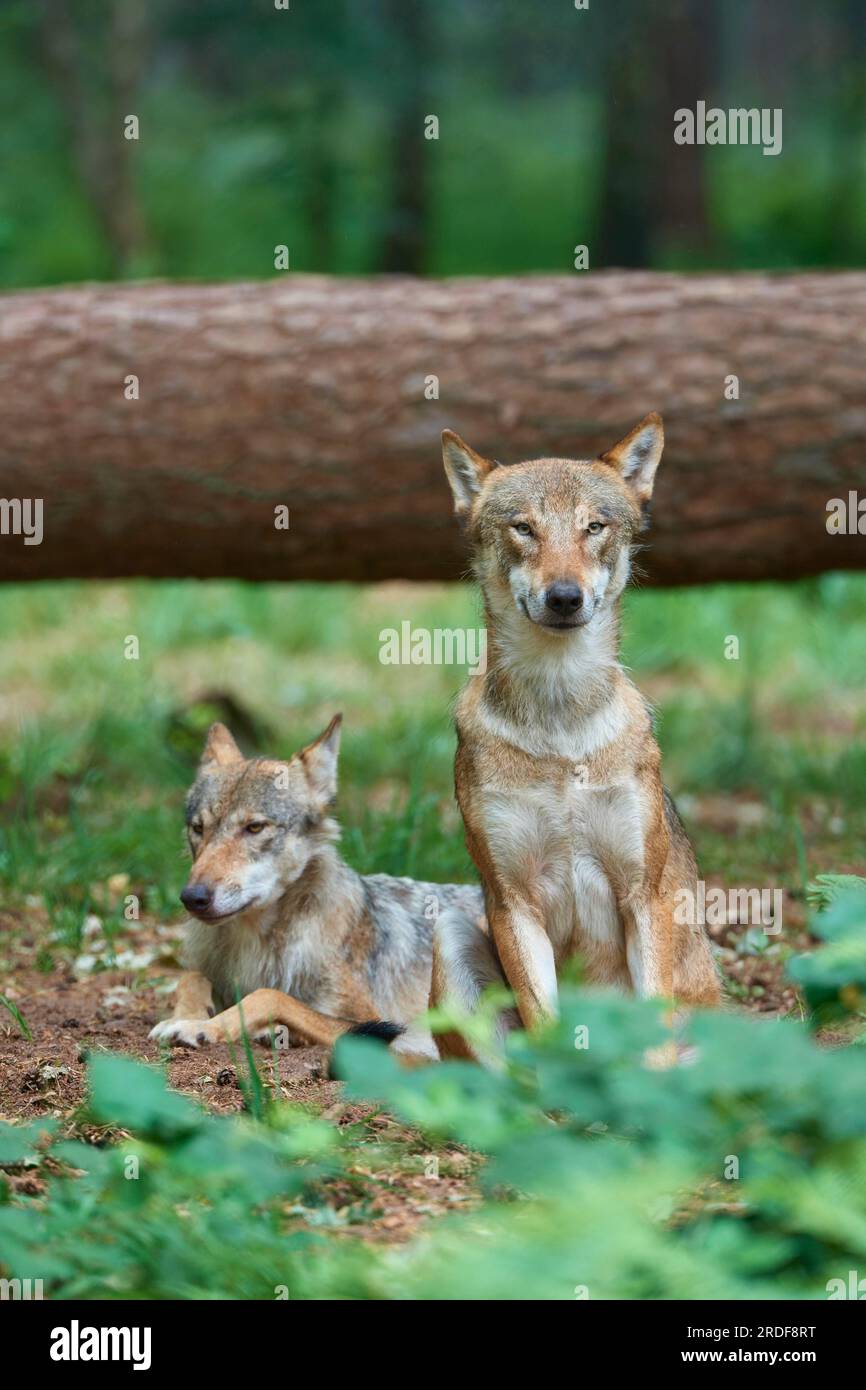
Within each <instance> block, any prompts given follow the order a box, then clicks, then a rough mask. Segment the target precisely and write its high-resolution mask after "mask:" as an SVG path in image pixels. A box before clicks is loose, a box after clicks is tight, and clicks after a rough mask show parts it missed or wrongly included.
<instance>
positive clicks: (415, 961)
mask: <svg viewBox="0 0 866 1390" xmlns="http://www.w3.org/2000/svg"><path fill="white" fill-rule="evenodd" d="M340 722H341V716H340V715H337V716H336V718H334V719H333V720H332V721H331V723H330V725H329V726H328V728H327V729H326V730H325V732H324V733H323V734H322V735H321V736H320V737H319V738H317V739H316V740H315V742H314V743H311V744H309V745H308V746H307V747H306V748H303V749H301V750H300V752H298V753H295V754H294V756H293V757H292V758H290V759H289V761H288V762H281V761H278V760H275V759H267V758H253V759H247V758H244V757H243V755H242V753H241V752H240V750H239V748H238V746H237V744H236V743H235V741H234V739H233V738H232V736H231V734H230V733H229V731H228V729H226V728H225V726H224V725H222V724H214V726H213V727H212V729H211V730H210V732H209V734H208V737H207V742H206V744H205V748H204V753H203V755H202V759H201V763H200V766H199V769H198V775H197V777H196V781H195V783H194V785H193V787H192V790H191V791H190V793H189V796H188V798H187V806H186V822H187V836H188V839H189V847H190V850H191V851H192V857H193V866H192V871H191V873H190V876H189V882H188V883H187V885H186V887H185V888H184V890H183V892H182V893H181V901H182V902H183V904H184V906H185V907H186V908H187V909H188V911H189V912H190V913H191V914H192V917H193V921H192V922H191V923H190V924H189V928H188V941H187V952H186V956H187V963H188V965H189V966H190V967H191V968H190V971H189V972H188V973H187V974H185V975H184V976H182V978H181V980H180V982H179V984H178V988H177V994H176V1002H175V1010H174V1014H173V1016H172V1017H171V1018H170V1019H167V1020H166V1021H165V1022H163V1023H159V1024H157V1026H156V1027H155V1028H154V1029H153V1031H152V1033H151V1037H153V1038H158V1039H164V1040H168V1041H171V1042H173V1043H180V1044H183V1045H186V1046H188V1047H197V1046H199V1045H201V1044H205V1043H210V1042H219V1041H229V1042H233V1041H237V1039H239V1038H240V1037H241V1036H242V1033H243V1031H244V1030H246V1031H247V1032H248V1034H249V1035H250V1036H256V1035H258V1034H261V1033H267V1032H269V1031H271V1030H272V1029H273V1028H274V1027H276V1026H278V1025H282V1026H284V1027H285V1028H287V1029H288V1030H289V1031H290V1033H292V1034H296V1035H298V1036H299V1037H300V1038H301V1039H304V1040H306V1041H309V1042H314V1043H322V1044H325V1045H331V1044H332V1043H334V1042H335V1041H336V1039H337V1038H338V1037H340V1035H341V1034H343V1033H346V1032H350V1031H355V1032H372V1033H376V1034H378V1035H379V1036H381V1037H383V1038H386V1039H389V1040H390V1039H391V1038H394V1037H395V1036H398V1035H399V1034H400V1032H401V1027H400V1025H403V1024H406V1023H408V1022H409V1021H410V1020H411V1019H413V1018H414V1017H416V1016H417V1015H419V1014H423V1013H424V1012H425V1010H426V1008H427V1004H428V999H429V995H430V972H431V949H432V947H431V942H432V933H433V927H434V924H435V921H436V919H437V917H438V916H439V915H440V914H441V913H446V912H447V913H448V914H449V915H454V916H457V917H458V918H460V919H465V920H466V921H467V923H470V924H471V922H473V921H477V920H478V919H479V918H483V912H484V909H483V903H482V898H481V891H480V889H478V888H473V887H469V886H466V885H459V884H445V885H443V884H436V883H416V882H414V880H412V879H408V878H390V877H389V876H388V875H386V874H372V875H370V876H368V877H361V876H360V875H359V874H356V873H355V872H354V871H353V870H352V869H350V868H349V866H348V865H347V864H346V863H344V862H343V860H342V858H341V857H340V855H339V853H338V851H337V849H336V848H335V842H336V841H337V839H338V838H339V828H338V826H337V824H336V822H335V821H334V820H333V819H332V817H331V815H330V806H331V802H332V801H333V799H334V796H335V795H336V790H337V755H338V751H339V742H340ZM238 999H240V1007H238V1005H237V1004H236V1003H234V1002H233V1001H236V1000H238ZM215 1007H216V1008H219V1009H221V1010H223V1012H219V1013H215ZM384 1020H387V1022H384ZM358 1025H360V1027H359V1026H358ZM398 1050H402V1049H400V1048H399V1045H398ZM408 1050H409V1051H411V1052H416V1051H418V1050H419V1049H418V1048H416V1047H415V1046H412V1047H411V1048H409V1049H408ZM420 1050H421V1051H422V1052H423V1051H424V1049H423V1048H422V1049H420ZM427 1055H428V1056H431V1057H436V1055H437V1054H436V1051H435V1049H433V1048H428V1049H427Z"/></svg>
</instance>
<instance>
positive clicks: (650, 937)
mask: <svg viewBox="0 0 866 1390" xmlns="http://www.w3.org/2000/svg"><path fill="white" fill-rule="evenodd" d="M620 912H621V915H622V920H623V926H624V928H625V951H626V960H627V962H628V973H629V975H630V977H631V983H632V988H633V990H634V992H635V994H636V995H637V996H638V998H640V999H655V998H662V999H672V998H673V993H674V952H673V945H674V933H673V914H672V909H671V906H670V904H669V903H668V902H666V901H665V899H664V898H662V897H661V896H660V895H658V894H655V895H653V896H650V895H649V894H648V893H646V892H644V891H643V890H642V889H641V890H639V891H636V892H634V893H631V894H628V895H627V896H625V897H624V898H623V900H622V902H621V903H620Z"/></svg>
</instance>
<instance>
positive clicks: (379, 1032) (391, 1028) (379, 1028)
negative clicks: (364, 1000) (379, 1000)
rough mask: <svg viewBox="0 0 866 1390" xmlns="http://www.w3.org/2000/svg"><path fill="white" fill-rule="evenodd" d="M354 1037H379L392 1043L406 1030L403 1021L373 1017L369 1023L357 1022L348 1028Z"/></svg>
mask: <svg viewBox="0 0 866 1390" xmlns="http://www.w3.org/2000/svg"><path fill="white" fill-rule="evenodd" d="M347 1031H348V1032H349V1033H350V1034H351V1035H353V1036H354V1037H361V1038H378V1039H379V1041H380V1042H383V1043H390V1042H393V1041H394V1039H395V1038H399V1036H400V1034H401V1033H403V1032H405V1029H404V1028H403V1025H402V1023H385V1021H384V1020H380V1019H371V1020H370V1022H369V1023H355V1024H353V1025H352V1027H351V1028H349V1029H348V1030H347Z"/></svg>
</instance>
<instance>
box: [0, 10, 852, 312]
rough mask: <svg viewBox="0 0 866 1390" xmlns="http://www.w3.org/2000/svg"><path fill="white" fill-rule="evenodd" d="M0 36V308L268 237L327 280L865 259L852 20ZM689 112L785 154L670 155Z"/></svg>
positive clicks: (670, 17) (6, 30)
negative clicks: (580, 266)
mask: <svg viewBox="0 0 866 1390" xmlns="http://www.w3.org/2000/svg"><path fill="white" fill-rule="evenodd" d="M530 11H531V13H530ZM0 26H2V28H0V64H2V71H0V103H2V107H0V110H2V121H0V169H2V171H3V172H2V175H0V283H2V284H3V285H4V286H6V287H10V288H11V287H19V286H35V285H47V284H55V283H62V282H72V281H78V280H87V279H93V280H109V279H113V278H119V277H141V276H159V277H168V278H193V279H214V278H241V277H259V276H265V275H269V274H273V273H274V272H273V248H274V246H275V245H277V244H286V245H287V246H289V248H290V252H291V268H292V269H293V270H298V271H322V272H328V273H344V274H367V273H372V272H377V271H403V272H413V273H421V274H429V275H455V274H458V275H462V274H483V275H492V274H505V273H516V272H528V271H555V270H568V269H570V268H571V258H572V249H571V248H572V246H573V244H575V243H586V244H587V245H589V246H590V247H591V248H592V251H591V257H592V258H591V266H592V268H593V269H596V268H600V267H601V266H605V265H607V266H629V267H633V266H637V267H643V266H651V267H656V268H664V269H680V270H687V269H695V268H705V267H720V268H725V269H729V270H731V269H739V268H753V267H761V268H774V267H794V266H799V267H807V266H852V265H857V264H861V263H862V247H863V245H864V240H866V196H864V180H863V179H862V177H861V173H862V168H863V163H864V153H866V151H864V125H866V8H864V4H863V0H824V3H822V4H820V5H816V4H812V3H809V2H808V0H762V3H761V4H760V5H755V4H752V3H750V0H727V3H724V4H723V3H721V0H668V2H667V3H665V4H663V5H646V4H643V3H641V0H618V3H617V4H616V6H615V7H613V8H612V7H611V6H609V5H605V4H602V3H601V0H593V3H592V4H591V5H590V8H589V9H588V10H583V11H579V10H576V9H575V8H574V7H573V5H572V4H571V0H556V3H549V4H545V5H533V6H531V7H528V6H527V5H526V4H524V3H518V0H472V3H471V4H467V3H466V0H436V3H430V0H364V3H361V4H350V3H349V2H348V0H319V2H318V3H314V0H291V8H290V9H289V10H277V9H275V7H274V4H273V3H272V0H257V3H255V4H253V5H250V3H249V0H204V2H203V0H150V3H148V4H142V3H140V0H76V2H75V3H66V0H35V2H34V0H5V3H4V4H3V6H2V9H0ZM698 99H702V100H705V101H707V103H708V105H712V104H715V105H718V106H721V107H723V108H728V107H731V106H745V107H770V108H775V107H782V108H783V110H784V130H783V136H784V146H783V153H782V155H781V156H778V157H768V156H764V155H763V154H762V152H761V150H760V149H759V148H758V147H754V146H752V147H736V146H734V147H724V146H722V147H715V148H713V149H712V150H711V151H708V150H707V148H706V147H702V146H699V145H695V146H692V147H682V148H679V149H677V158H676V159H675V160H674V159H672V158H671V155H672V153H673V150H674V148H675V147H674V145H673V112H674V110H675V109H676V108H677V107H680V106H684V105H685V106H694V103H695V102H696V101H697V100H698ZM130 113H133V114H136V115H137V116H138V117H139V119H140V126H141V138H140V139H139V141H138V142H135V141H127V140H123V139H117V132H118V130H119V129H121V127H122V121H123V118H124V116H126V115H128V114H130ZM429 114H435V115H436V116H438V118H439V121H440V138H439V140H438V141H432V140H431V141H425V140H423V139H422V137H421V132H422V131H423V122H424V117H425V116H427V115H429ZM708 153H709V154H710V155H711V157H710V158H708V157H707V156H708Z"/></svg>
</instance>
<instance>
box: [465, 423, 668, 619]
mask: <svg viewBox="0 0 866 1390" xmlns="http://www.w3.org/2000/svg"><path fill="white" fill-rule="evenodd" d="M663 445H664V432H663V430H662V421H661V416H660V415H656V414H652V415H647V417H646V419H644V420H641V422H640V424H639V425H635V427H634V429H633V430H631V431H630V433H629V434H627V435H626V436H625V438H624V439H621V440H620V442H619V443H618V444H615V445H614V447H613V448H612V449H609V450H608V451H607V453H605V454H601V455H600V457H599V458H597V459H593V460H588V461H584V460H574V459H535V460H533V461H532V462H529V463H516V464H513V465H511V466H509V467H507V468H503V467H501V466H500V465H498V464H496V463H494V462H492V461H491V460H490V459H485V458H482V457H481V455H480V454H476V452H475V450H474V449H470V447H469V445H468V444H465V443H464V442H463V440H462V439H461V438H460V437H459V435H456V434H454V433H452V431H451V430H445V431H444V433H443V435H442V453H443V458H444V462H445V472H446V473H447V475H448V481H449V483H450V484H451V491H452V493H453V494H454V509H455V511H456V513H457V515H458V517H459V518H460V519H461V521H462V522H463V523H464V524H465V526H466V527H467V529H468V532H469V537H470V541H471V544H472V549H473V554H474V559H475V568H476V572H477V575H478V579H479V582H480V584H481V587H482V589H483V590H484V594H485V597H486V600H487V603H488V606H489V608H490V610H491V613H492V614H493V615H494V616H502V617H506V616H507V615H508V614H509V613H510V612H512V611H513V610H514V609H515V608H516V610H517V612H518V613H519V614H521V615H522V617H523V618H525V619H526V620H527V622H530V623H534V624H536V626H537V627H538V628H540V629H543V630H544V631H546V632H549V633H551V634H553V640H556V637H557V635H560V636H561V635H562V634H563V633H568V632H571V631H573V630H574V629H576V628H581V627H586V626H587V625H588V624H590V623H591V622H592V621H593V618H594V617H595V616H596V614H597V613H599V612H601V611H603V610H604V609H609V608H611V607H612V606H613V605H614V604H615V603H616V600H617V599H618V597H619V595H620V594H621V593H622V590H623V589H624V588H625V585H626V583H627V581H628V576H629V564H630V550H631V544H632V541H633V539H634V537H635V535H636V533H637V532H638V531H639V530H640V529H641V527H642V525H643V522H644V516H645V512H646V508H647V504H648V502H649V499H650V497H651V495H652V490H653V480H654V478H655V472H656V469H657V467H658V464H659V460H660V458H661V454H662V447H663Z"/></svg>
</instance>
